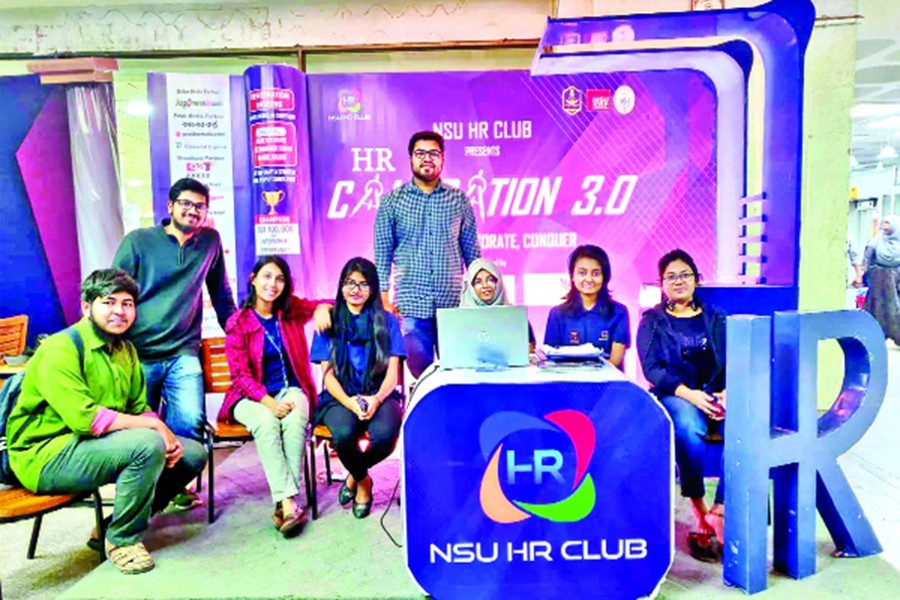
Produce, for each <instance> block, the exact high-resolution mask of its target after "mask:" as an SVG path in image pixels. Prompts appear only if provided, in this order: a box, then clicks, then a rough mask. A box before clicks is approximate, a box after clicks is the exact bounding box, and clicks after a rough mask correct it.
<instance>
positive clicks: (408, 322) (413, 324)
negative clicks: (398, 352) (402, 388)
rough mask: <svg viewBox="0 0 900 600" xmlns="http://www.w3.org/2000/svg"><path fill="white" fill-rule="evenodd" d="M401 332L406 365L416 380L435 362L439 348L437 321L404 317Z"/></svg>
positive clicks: (401, 321) (401, 320)
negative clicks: (435, 355)
mask: <svg viewBox="0 0 900 600" xmlns="http://www.w3.org/2000/svg"><path fill="white" fill-rule="evenodd" d="M400 331H401V332H403V345H404V346H405V347H406V364H407V365H408V366H409V372H410V373H412V376H413V377H415V378H416V379H418V378H419V375H421V374H422V373H423V372H424V371H425V369H427V368H428V367H430V366H431V363H433V362H434V351H435V348H436V347H437V319H434V318H432V319H418V318H416V317H402V318H401V319H400Z"/></svg>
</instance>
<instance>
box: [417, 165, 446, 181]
mask: <svg viewBox="0 0 900 600" xmlns="http://www.w3.org/2000/svg"><path fill="white" fill-rule="evenodd" d="M412 172H413V177H415V178H416V179H418V180H419V181H423V182H425V183H432V182H435V181H437V180H438V179H440V177H441V170H440V169H439V168H437V166H433V167H431V174H430V175H428V174H425V173H424V172H423V171H422V167H419V168H418V169H416V168H413V170H412Z"/></svg>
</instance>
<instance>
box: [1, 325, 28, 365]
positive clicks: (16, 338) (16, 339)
mask: <svg viewBox="0 0 900 600" xmlns="http://www.w3.org/2000/svg"><path fill="white" fill-rule="evenodd" d="M27 332H28V315H16V316H15V317H9V318H6V319H0V356H17V355H19V354H22V353H23V352H25V335H26V333H27Z"/></svg>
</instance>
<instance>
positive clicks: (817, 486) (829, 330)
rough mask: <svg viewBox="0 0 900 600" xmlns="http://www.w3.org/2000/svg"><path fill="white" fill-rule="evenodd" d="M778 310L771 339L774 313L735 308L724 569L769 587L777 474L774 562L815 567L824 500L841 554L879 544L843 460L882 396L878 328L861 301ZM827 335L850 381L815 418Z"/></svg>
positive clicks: (781, 566) (792, 570)
mask: <svg viewBox="0 0 900 600" xmlns="http://www.w3.org/2000/svg"><path fill="white" fill-rule="evenodd" d="M774 319H775V327H774V329H775V331H774V344H773V341H772V336H771V329H772V327H771V322H772V319H771V318H770V317H730V318H729V319H728V343H727V355H728V379H727V389H728V419H727V420H726V425H725V440H726V441H725V481H726V483H727V486H726V496H725V539H726V544H725V556H724V558H723V563H724V573H723V576H724V578H725V580H726V581H727V582H729V583H731V584H733V585H736V586H738V587H740V588H742V589H743V590H744V591H747V592H749V593H756V592H759V591H762V590H764V589H765V588H766V571H767V569H766V522H767V507H768V497H769V496H768V492H769V477H770V475H771V477H772V480H773V482H774V486H773V488H774V504H773V516H774V519H773V528H774V562H775V565H774V566H775V569H777V570H778V571H781V572H783V573H786V574H788V575H790V576H792V577H795V578H797V579H800V578H802V577H807V576H809V575H812V574H813V573H815V570H816V562H815V559H816V556H815V552H816V548H815V528H816V513H815V510H816V509H818V511H819V513H820V514H821V515H822V519H823V520H824V521H825V525H826V526H827V527H828V531H829V533H830V534H831V537H832V539H833V540H834V543H835V545H836V546H837V550H838V552H839V553H840V554H841V555H843V556H867V555H870V554H877V553H879V552H881V545H880V544H879V543H878V539H877V538H876V536H875V532H874V531H873V530H872V527H871V525H870V524H869V522H868V520H867V519H866V517H865V515H864V514H863V511H862V508H861V507H860V505H859V502H857V499H856V496H855V495H854V494H853V490H851V489H850V485H849V484H848V482H847V479H846V478H845V477H844V474H843V472H842V471H841V468H840V466H839V465H838V463H837V457H838V456H840V455H841V454H843V453H844V452H846V451H847V450H849V449H850V448H851V447H852V446H853V445H854V444H855V443H856V442H858V441H859V439H860V438H861V437H862V436H863V434H864V433H865V432H866V430H867V429H868V428H869V426H871V424H872V422H873V421H874V420H875V417H876V415H877V414H878V409H879V408H880V407H881V403H882V401H883V400H884V393H885V389H886V387H887V351H886V349H885V344H884V334H883V333H882V331H881V327H880V326H879V325H878V323H877V322H876V321H875V319H873V318H872V317H871V316H870V315H869V314H868V313H865V312H862V311H835V312H822V313H807V314H801V313H796V312H787V313H775V317H774ZM830 339H834V340H837V342H838V343H839V344H840V346H841V348H842V349H843V351H844V380H843V385H842V388H841V392H840V394H839V395H838V398H837V400H836V401H835V403H834V405H833V406H832V407H831V408H830V409H829V410H828V412H826V413H825V414H824V415H822V416H821V417H819V416H818V412H817V402H816V400H817V390H816V367H817V358H818V344H819V341H820V340H830ZM773 346H774V361H773V360H772V348H773Z"/></svg>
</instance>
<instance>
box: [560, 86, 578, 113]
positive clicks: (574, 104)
mask: <svg viewBox="0 0 900 600" xmlns="http://www.w3.org/2000/svg"><path fill="white" fill-rule="evenodd" d="M562 109H563V110H564V111H566V113H567V114H569V115H570V116H575V115H577V114H578V113H580V112H581V90H579V89H578V88H577V87H575V86H574V85H570V86H569V87H567V88H566V89H564V90H563V91H562Z"/></svg>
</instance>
